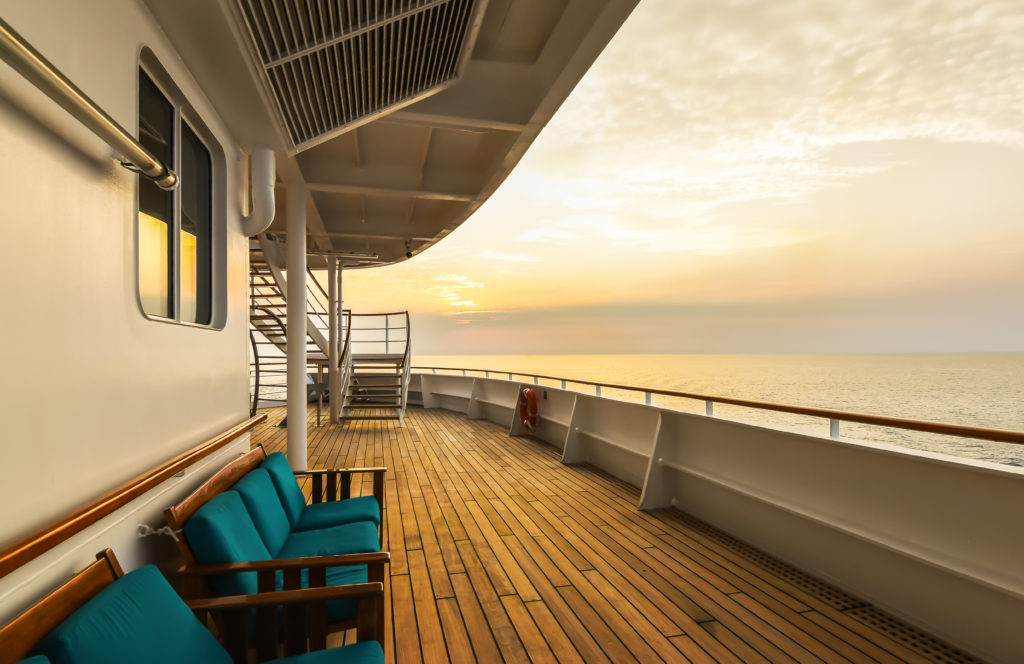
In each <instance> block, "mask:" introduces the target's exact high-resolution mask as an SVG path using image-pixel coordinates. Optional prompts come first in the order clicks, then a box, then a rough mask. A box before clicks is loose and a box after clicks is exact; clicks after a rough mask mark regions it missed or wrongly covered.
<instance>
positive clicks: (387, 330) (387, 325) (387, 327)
mask: <svg viewBox="0 0 1024 664" xmlns="http://www.w3.org/2000/svg"><path fill="white" fill-rule="evenodd" d="M389 352H391V316H388V315H387V314H384V354H385V355H387V354H388V353H389Z"/></svg>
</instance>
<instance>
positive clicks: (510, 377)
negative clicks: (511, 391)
mask: <svg viewBox="0 0 1024 664" xmlns="http://www.w3.org/2000/svg"><path fill="white" fill-rule="evenodd" d="M508 379H509V380H512V372H511V371H510V372H509V374H508Z"/></svg>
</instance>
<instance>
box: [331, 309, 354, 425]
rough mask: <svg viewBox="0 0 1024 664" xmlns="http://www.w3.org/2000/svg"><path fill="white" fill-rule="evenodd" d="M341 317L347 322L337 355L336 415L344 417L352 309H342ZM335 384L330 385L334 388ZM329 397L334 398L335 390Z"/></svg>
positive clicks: (347, 386)
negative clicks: (337, 400)
mask: <svg viewBox="0 0 1024 664" xmlns="http://www.w3.org/2000/svg"><path fill="white" fill-rule="evenodd" d="M341 315H342V318H344V319H345V320H346V321H347V322H346V323H345V326H344V330H343V332H344V334H343V336H342V339H343V340H344V341H343V343H342V346H341V355H340V356H339V357H338V385H337V398H338V399H340V401H339V403H338V416H339V417H345V403H346V401H347V400H348V391H349V387H350V384H351V382H352V310H351V309H342V310H341ZM334 387H335V386H333V385H332V386H331V389H332V390H334ZM331 398H332V399H333V398H335V392H333V391H332V392H331Z"/></svg>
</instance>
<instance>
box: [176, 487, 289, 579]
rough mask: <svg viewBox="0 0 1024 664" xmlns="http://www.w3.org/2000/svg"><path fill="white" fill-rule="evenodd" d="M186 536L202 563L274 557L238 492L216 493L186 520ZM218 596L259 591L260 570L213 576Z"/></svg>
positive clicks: (234, 561)
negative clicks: (257, 577)
mask: <svg viewBox="0 0 1024 664" xmlns="http://www.w3.org/2000/svg"><path fill="white" fill-rule="evenodd" d="M184 531H185V537H186V538H188V544H189V547H190V548H191V549H192V554H193V555H194V556H195V557H196V561H197V562H199V563H200V564H214V563H239V562H245V561H249V560H270V552H269V551H267V547H266V545H264V544H263V540H262V539H261V538H260V534H259V532H258V531H257V530H256V524H254V523H253V521H252V518H251V517H250V516H249V512H247V511H246V509H245V505H244V504H243V503H242V498H241V497H240V496H239V495H238V493H236V492H235V491H225V492H224V493H221V494H219V495H217V496H214V497H213V498H211V499H210V501H209V502H207V503H206V504H205V505H203V506H202V507H200V508H199V509H198V510H197V511H196V513H195V514H193V515H192V518H191V519H189V520H188V521H187V522H185V528H184ZM210 584H211V585H212V586H213V590H214V592H216V593H217V594H218V595H251V594H253V593H255V592H256V587H257V586H256V572H240V573H238V574H224V575H220V576H215V577H212V578H211V579H210Z"/></svg>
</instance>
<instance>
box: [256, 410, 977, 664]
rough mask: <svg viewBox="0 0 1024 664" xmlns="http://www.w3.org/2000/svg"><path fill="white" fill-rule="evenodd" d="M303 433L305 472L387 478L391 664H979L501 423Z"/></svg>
mask: <svg viewBox="0 0 1024 664" xmlns="http://www.w3.org/2000/svg"><path fill="white" fill-rule="evenodd" d="M325 411H326V409H325ZM268 412H269V413H270V418H269V419H268V422H267V423H265V424H262V425H260V426H259V427H258V428H257V429H256V430H255V431H254V433H253V436H252V443H253V444H254V445H255V444H259V443H262V444H263V445H264V446H265V447H266V448H267V449H268V451H278V450H283V449H284V448H285V447H286V432H285V430H284V429H281V428H277V427H276V426H274V425H275V424H276V423H277V422H279V421H280V419H281V418H282V417H283V416H284V409H283V408H276V409H269V410H268ZM306 424H307V427H308V437H307V440H308V450H307V459H308V463H309V466H310V467H311V468H330V467H346V466H386V467H387V468H388V472H387V474H386V475H385V486H386V491H387V493H386V499H385V520H384V521H385V532H384V542H385V546H386V548H388V549H389V550H390V551H391V565H390V570H389V574H388V576H387V577H386V578H385V599H386V605H387V616H386V620H385V632H386V647H385V658H386V660H387V662H388V663H389V664H394V663H398V664H406V663H407V662H408V663H411V664H416V663H419V662H423V663H428V664H429V663H433V662H460V663H461V662H486V663H488V664H489V663H491V662H509V663H513V662H516V663H518V662H523V663H526V662H535V663H536V662H588V663H591V662H644V663H646V662H694V663H695V664H707V663H709V662H722V663H730V664H731V663H734V662H736V663H740V662H742V663H743V664H747V663H750V662H766V663H767V662H772V663H774V662H789V663H797V662H799V663H800V664H816V663H819V662H826V663H831V662H856V663H858V664H859V663H861V662H865V663H867V662H882V663H886V664H887V663H888V662H907V663H911V664H920V663H924V662H929V661H942V662H954V661H955V662H970V661H973V660H971V659H970V658H969V657H967V656H966V655H963V654H962V653H958V652H956V651H953V650H951V649H950V650H947V651H946V652H945V654H944V658H942V659H938V660H936V659H935V658H929V656H928V655H927V651H926V650H922V649H919V648H915V645H914V643H908V642H905V640H904V639H901V638H896V637H894V636H892V635H890V634H889V633H887V632H885V631H883V630H880V629H878V628H875V627H874V626H872V625H871V624H869V623H868V622H866V621H864V620H862V619H860V618H858V617H857V615H854V614H849V613H846V611H847V610H849V609H855V608H856V609H859V608H862V607H865V606H866V604H865V603H864V602H861V601H860V600H857V599H856V598H852V597H849V596H848V595H846V594H845V593H842V592H841V591H838V590H836V589H834V588H831V587H829V586H827V585H826V584H823V583H821V582H820V581H817V580H816V579H812V578H811V577H808V576H807V575H805V574H803V573H802V572H800V571H799V570H794V569H793V568H790V567H787V566H785V565H784V564H783V563H781V562H779V561H776V560H774V559H771V558H770V557H768V556H766V555H765V554H763V553H761V552H758V551H756V550H754V549H751V548H750V547H749V546H746V545H745V544H743V543H742V542H738V541H736V540H733V539H732V538H730V537H729V536H728V535H725V534H724V533H721V532H719V531H716V530H714V529H713V528H711V527H710V526H707V525H706V524H702V523H701V522H699V521H696V520H695V519H693V517H690V516H688V515H686V514H684V513H681V512H677V511H675V510H655V511H652V512H639V511H637V509H636V504H637V502H638V500H639V491H638V490H637V489H636V488H635V487H632V486H629V485H628V484H626V483H624V482H622V481H620V480H618V479H615V478H612V477H610V476H608V475H606V474H604V473H602V472H600V471H598V470H596V469H593V468H591V467H588V466H566V465H563V464H562V463H561V454H560V452H559V450H557V449H555V448H553V447H551V446H549V445H546V444H544V443H541V442H539V441H536V440H534V439H531V438H525V437H515V438H513V437H509V436H508V434H507V431H506V430H505V429H503V428H502V427H499V426H497V425H495V424H492V423H490V422H486V421H479V420H468V419H466V418H465V417H463V416H462V415H460V414H457V413H453V412H450V411H444V410H424V409H419V408H414V409H409V410H408V411H407V413H406V416H405V423H404V424H405V425H404V426H402V427H400V426H399V425H398V422H397V421H395V420H351V421H346V422H345V423H344V424H343V425H341V426H335V425H330V424H328V422H327V416H326V412H325V413H324V415H323V416H322V418H321V426H319V427H317V426H316V412H315V408H310V409H309V411H308V413H307V420H306ZM309 485H310V482H309V481H306V482H304V490H305V491H306V492H307V494H308V492H309V490H310V487H309ZM371 490H372V486H371V482H370V478H369V477H368V476H365V477H364V476H357V477H354V478H353V481H352V492H353V495H364V494H369V493H370V492H371ZM908 629H910V630H911V631H913V630H912V628H908ZM352 638H353V635H351V634H348V635H333V636H332V643H337V644H340V643H342V642H349V641H351V640H352ZM933 645H934V644H933Z"/></svg>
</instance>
